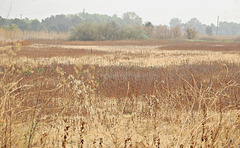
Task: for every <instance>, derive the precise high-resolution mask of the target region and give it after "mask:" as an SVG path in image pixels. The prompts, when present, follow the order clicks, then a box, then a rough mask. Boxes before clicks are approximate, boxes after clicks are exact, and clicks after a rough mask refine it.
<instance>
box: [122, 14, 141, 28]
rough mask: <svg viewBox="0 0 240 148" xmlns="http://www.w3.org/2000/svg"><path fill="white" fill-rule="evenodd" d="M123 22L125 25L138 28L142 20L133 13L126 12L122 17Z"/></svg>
mask: <svg viewBox="0 0 240 148" xmlns="http://www.w3.org/2000/svg"><path fill="white" fill-rule="evenodd" d="M122 19H123V22H124V23H125V24H127V25H133V26H140V25H142V18H140V17H139V16H138V15H137V14H136V13H135V12H126V13H124V14H123V16H122Z"/></svg>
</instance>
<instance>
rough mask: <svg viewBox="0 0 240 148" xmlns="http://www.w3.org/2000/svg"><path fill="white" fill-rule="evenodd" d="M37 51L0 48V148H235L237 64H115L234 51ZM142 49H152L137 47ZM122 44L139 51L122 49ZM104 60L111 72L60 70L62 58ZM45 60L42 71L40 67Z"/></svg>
mask: <svg viewBox="0 0 240 148" xmlns="http://www.w3.org/2000/svg"><path fill="white" fill-rule="evenodd" d="M24 43H25V44H24ZM39 43H41V44H44V45H43V46H38V47H37V48H36V47H35V48H34V46H31V45H30V44H31V43H29V42H19V43H11V44H4V43H2V47H1V50H0V55H1V59H2V60H1V63H0V111H1V113H0V129H1V130H0V145H1V147H63V148H65V147H116V148H118V147H237V146H239V139H240V134H239V132H240V131H239V130H240V127H239V125H240V115H239V105H240V104H239V103H240V100H239V96H240V85H239V84H240V75H239V74H240V71H239V69H240V65H239V60H235V61H233V60H231V58H229V60H228V59H225V60H220V59H213V60H211V62H208V61H201V62H197V63H190V62H179V63H181V64H176V63H172V64H170V65H166V66H161V64H160V63H159V66H157V65H155V66H146V65H145V66H144V65H137V64H136V65H134V64H130V62H129V63H126V65H129V66H126V65H121V64H116V63H117V62H116V61H120V60H122V59H126V58H127V57H126V55H124V54H128V55H131V58H142V59H144V58H146V56H147V55H149V56H150V57H154V56H157V57H158V56H159V57H158V58H163V57H162V56H160V55H158V54H159V53H158V52H157V51H156V50H163V53H164V52H165V56H167V55H169V53H168V52H167V51H173V53H172V55H171V56H172V58H176V57H178V56H182V58H183V57H187V56H188V54H189V53H192V55H191V56H194V54H198V53H197V52H194V51H193V50H199V52H206V51H211V52H212V55H214V53H218V52H221V53H222V55H224V54H228V53H231V54H234V55H235V54H236V55H239V44H233V43H226V44H224V45H223V46H213V44H212V43H188V42H170V43H168V42H167V43H164V42H160V44H162V45H163V44H164V45H165V46H162V47H160V46H159V47H156V48H152V47H151V46H150V45H152V46H153V45H156V44H158V43H155V42H137V41H135V42H125V43H122V42H98V43H96V42H93V43H88V42H81V44H80V45H83V44H86V45H88V46H89V45H91V44H96V45H97V44H98V45H102V44H105V45H104V47H105V46H106V47H105V48H107V50H105V48H103V49H101V47H98V50H96V49H94V48H92V47H90V49H88V48H87V47H85V48H84V49H82V48H80V49H75V50H74V49H71V48H70V47H68V48H69V49H66V50H64V49H63V47H64V46H63V45H67V44H69V45H72V46H73V45H74V44H79V43H78V42H65V43H63V42H61V44H62V45H60V46H58V47H51V48H50V46H49V47H48V46H46V45H47V44H49V43H50V42H49V43H48V42H46V41H40V42H38V44H39ZM56 43H59V42H56ZM143 43H144V46H145V47H146V49H148V50H144V49H142V48H140V46H136V45H137V44H143ZM50 44H51V43H50ZM112 44H113V45H114V44H120V45H121V46H122V48H123V49H121V50H118V46H116V47H114V46H112ZM124 44H125V46H123V45H124ZM126 44H131V46H133V45H134V46H135V47H136V48H130V49H128V48H129V45H128V46H126ZM107 45H108V46H107ZM109 45H111V46H109ZM167 45H168V46H167ZM169 45H171V46H169ZM141 46H143V45H141ZM20 47H21V50H20ZM40 47H41V48H40ZM111 48H113V49H114V50H111ZM138 48H140V50H139V52H138ZM6 49H7V50H6ZM124 49H126V50H125V51H124ZM176 49H177V51H176ZM132 50H134V51H132ZM179 50H183V53H184V52H185V53H186V54H185V55H183V54H182V52H179ZM201 50H202V51H201ZM9 51H11V52H9ZM51 51H55V52H51ZM131 51H132V52H131ZM187 51H190V52H187ZM61 52H63V53H64V54H61ZM174 53H175V54H174ZM179 53H181V54H179ZM209 53H210V52H209ZM209 53H208V54H209ZM36 54H37V55H38V56H36ZM108 54H111V56H113V57H117V58H113V59H111V62H110V61H109V62H110V63H109V64H108V65H101V64H100V63H99V64H91V63H90V62H89V61H91V60H89V61H86V63H82V64H81V63H77V62H71V61H68V62H62V61H61V57H63V58H65V60H66V59H68V58H75V59H77V60H76V61H78V60H80V59H81V58H84V56H87V57H91V56H96V55H100V56H103V57H104V55H108ZM152 54H153V55H152ZM144 55H146V56H144ZM24 57H25V58H26V59H27V60H23V59H24ZM41 58H42V59H43V60H44V61H46V62H45V63H41V62H39V61H41V60H40V59H41ZM53 58H54V59H55V60H51V59H53ZM105 58H106V57H105ZM182 58H181V59H180V60H182ZM196 59H197V57H196ZM114 60H115V62H114ZM126 61H127V59H126ZM142 61H143V60H142ZM88 62H89V64H88ZM144 62H145V61H144Z"/></svg>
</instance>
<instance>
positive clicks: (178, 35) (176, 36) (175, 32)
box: [171, 25, 182, 39]
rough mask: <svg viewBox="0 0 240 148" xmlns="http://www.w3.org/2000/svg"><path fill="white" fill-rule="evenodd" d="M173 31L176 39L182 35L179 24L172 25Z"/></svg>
mask: <svg viewBox="0 0 240 148" xmlns="http://www.w3.org/2000/svg"><path fill="white" fill-rule="evenodd" d="M171 32H172V37H173V38H174V39H179V38H180V37H181V36H182V31H181V29H180V26H179V25H177V26H175V27H171Z"/></svg>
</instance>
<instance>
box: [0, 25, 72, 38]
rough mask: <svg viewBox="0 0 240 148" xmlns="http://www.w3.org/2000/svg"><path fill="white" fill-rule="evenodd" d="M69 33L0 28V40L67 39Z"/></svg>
mask: <svg viewBox="0 0 240 148" xmlns="http://www.w3.org/2000/svg"><path fill="white" fill-rule="evenodd" d="M68 38H69V33H57V32H53V31H52V32H48V31H39V32H38V31H21V30H12V31H11V30H5V29H3V28H0V40H3V41H14V40H39V39H40V40H42V39H44V40H67V39H68Z"/></svg>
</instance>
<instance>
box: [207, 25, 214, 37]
mask: <svg viewBox="0 0 240 148" xmlns="http://www.w3.org/2000/svg"><path fill="white" fill-rule="evenodd" d="M206 34H207V35H210V36H211V35H213V30H212V27H211V26H207V27H206Z"/></svg>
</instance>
